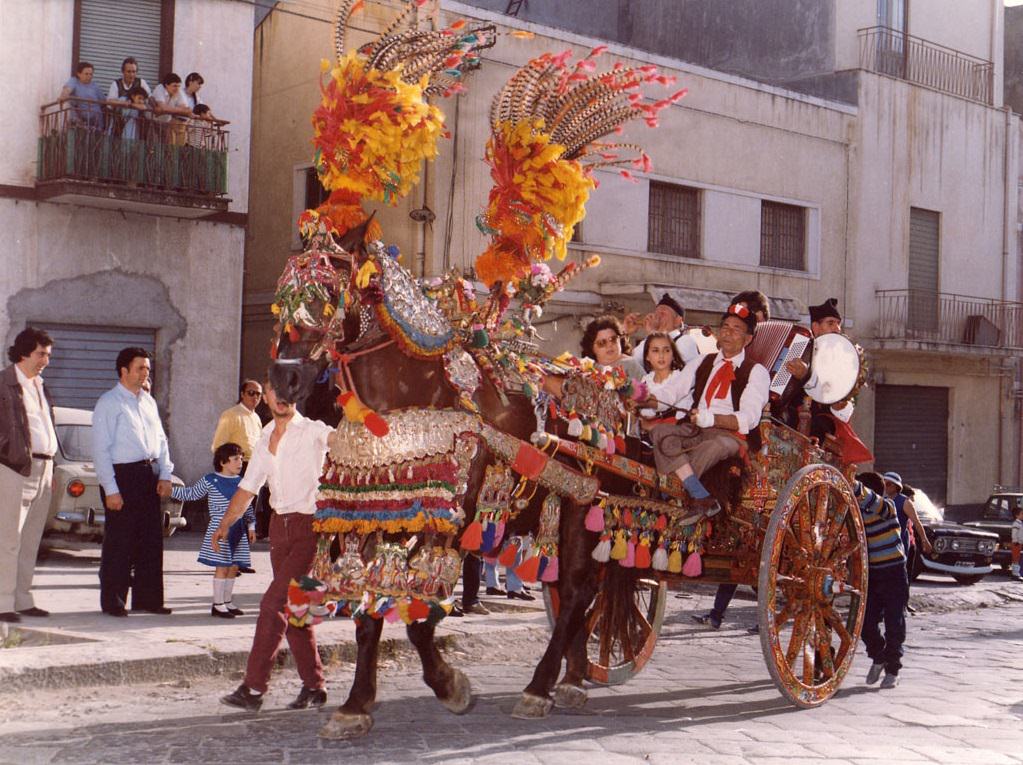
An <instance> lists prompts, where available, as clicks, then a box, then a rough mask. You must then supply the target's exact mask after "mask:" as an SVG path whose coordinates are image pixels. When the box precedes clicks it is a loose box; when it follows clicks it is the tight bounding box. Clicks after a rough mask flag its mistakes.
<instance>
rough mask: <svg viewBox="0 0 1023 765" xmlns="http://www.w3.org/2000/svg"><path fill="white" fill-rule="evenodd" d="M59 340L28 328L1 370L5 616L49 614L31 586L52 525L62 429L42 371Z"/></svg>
mask: <svg viewBox="0 0 1023 765" xmlns="http://www.w3.org/2000/svg"><path fill="white" fill-rule="evenodd" d="M52 347H53V340H51V339H50V336H49V335H48V334H46V332H44V331H43V330H40V329H35V328H33V327H28V328H27V329H24V330H22V331H21V332H20V333H19V334H18V336H17V337H16V338H15V339H14V345H12V346H11V347H10V348H8V349H7V357H8V359H10V361H11V366H9V367H7V368H6V369H4V370H3V372H0V621H4V622H18V621H21V617H22V616H49V613H47V612H46V611H44V610H43V609H41V608H37V607H36V605H35V602H34V601H33V599H32V593H31V592H30V589H31V587H32V577H33V575H34V574H35V565H36V555H37V554H38V552H39V540H40V539H41V538H42V536H43V528H44V527H45V526H46V516H47V513H48V512H49V508H50V497H51V494H52V490H51V487H50V484H51V482H52V480H53V455H54V453H55V452H56V451H57V434H56V431H55V430H54V427H53V411H52V409H51V407H50V401H49V396H48V395H47V393H46V391H45V389H44V387H43V378H42V376H41V374H40V373H41V372H42V371H43V370H44V369H45V368H46V365H47V364H49V363H50V350H51V349H52Z"/></svg>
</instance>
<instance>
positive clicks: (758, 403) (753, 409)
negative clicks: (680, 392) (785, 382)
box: [676, 350, 771, 435]
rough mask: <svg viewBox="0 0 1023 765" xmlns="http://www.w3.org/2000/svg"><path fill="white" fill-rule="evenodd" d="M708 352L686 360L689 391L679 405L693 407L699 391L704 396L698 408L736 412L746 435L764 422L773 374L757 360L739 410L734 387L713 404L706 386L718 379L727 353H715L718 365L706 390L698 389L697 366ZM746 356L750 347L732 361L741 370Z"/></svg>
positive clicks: (711, 371)
mask: <svg viewBox="0 0 1023 765" xmlns="http://www.w3.org/2000/svg"><path fill="white" fill-rule="evenodd" d="M707 355H710V354H707ZM704 358H706V356H697V357H696V358H695V359H693V360H692V361H690V362H689V363H688V364H686V366H685V369H683V370H682V377H683V379H682V381H681V382H680V385H682V386H683V387H684V389H685V390H686V391H687V393H686V395H685V396H684V397H683V398H682V399H681V400H680V401H679V402H678V403H677V404H676V406H677V407H678V408H679V409H691V408H692V407H693V397H694V396H695V395H696V393H699V394H700V400H699V401H698V402H696V408H697V410H700V411H702V410H704V409H710V411H711V412H712V413H713V414H721V415H729V414H732V415H735V419H736V420H738V422H739V433H741V434H743V435H745V434H747V433H749V432H750V431H751V430H753V429H754V428H755V427H756V426H757V425H758V424H760V415H761V413H762V412H763V411H764V406H766V405H767V399H768V396H769V395H770V391H771V375H770V374H768V372H767V370H766V369H765V368H764V366H763V364H754V365H753V369H751V370H750V373H749V380H748V381H747V382H746V389H745V390H744V391H743V392H742V396H741V397H740V398H739V409H738V410H736V409H735V408H734V407H733V406H732V392H731V387H729V390H728V391H726V393H725V397H724V398H715V399H713V400H712V401H711V403H710V405H709V407H708V405H707V398H706V392H707V391H706V388H709V387H710V383H711V381H712V380H713V379H714V375H715V374H717V371H718V370H719V369H720V368H721V365H722V364H723V363H724V361H725V357H724V356H723V355H722V353H721V352H720V351H718V352H717V353H716V354H714V366H712V367H711V369H710V376H709V377H708V378H707V385H706V387H705V388H704V390H702V391H694V390H693V387H694V386H695V384H696V370H697V369H698V368H699V366H700V364H701V363H702V361H703V359H704ZM745 360H746V351H744V350H743V351H740V352H739V353H737V354H736V355H735V356H733V357H732V358H731V359H729V361H731V362H732V367H733V369H734V370H736V371H738V369H739V367H741V366H742V362H743V361H745Z"/></svg>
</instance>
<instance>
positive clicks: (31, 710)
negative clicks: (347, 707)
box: [0, 590, 1023, 765]
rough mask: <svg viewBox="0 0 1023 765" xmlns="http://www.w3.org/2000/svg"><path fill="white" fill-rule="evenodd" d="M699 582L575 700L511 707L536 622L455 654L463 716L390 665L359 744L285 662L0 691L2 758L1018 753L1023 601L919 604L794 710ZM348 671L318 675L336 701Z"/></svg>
mask: <svg viewBox="0 0 1023 765" xmlns="http://www.w3.org/2000/svg"><path fill="white" fill-rule="evenodd" d="M709 592H710V591H709V590H708V591H706V592H704V593H701V594H698V595H693V596H688V597H685V598H681V599H678V598H674V597H669V612H668V614H667V616H666V620H665V626H664V630H663V633H662V637H661V640H660V641H659V643H658V646H657V650H656V651H655V653H654V657H653V659H652V660H651V662H650V664H649V665H648V666H647V668H646V669H645V670H644V671H643V672H642V673H641V674H640V675H639V676H637V677H636V678H634V679H633V680H632V681H631V682H629V683H627V684H625V685H621V686H616V687H611V688H593V689H591V691H590V701H589V703H588V705H587V707H586V709H585V710H584V711H582V712H577V713H567V712H565V711H561V710H555V712H554V714H552V715H551V716H550V717H548V718H547V719H545V720H542V721H535V722H529V721H520V720H514V719H512V718H511V717H510V716H509V713H510V711H511V709H512V706H513V705H514V703H515V701H516V699H517V695H518V692H519V691H520V690H521V688H522V687H524V686H525V685H526V683H527V682H528V680H529V677H530V674H531V671H532V667H531V662H532V661H535V659H536V657H538V656H539V653H540V650H541V642H540V640H541V636H539V635H537V637H536V638H535V639H532V640H530V639H525V640H522V641H520V642H518V643H517V644H516V645H513V646H502V645H497V644H495V645H492V646H489V647H488V648H486V649H483V650H481V651H479V652H477V653H474V654H465V653H458V652H456V653H455V655H453V656H452V657H451V660H452V662H453V663H454V664H455V665H456V666H460V667H462V668H463V669H465V670H466V672H467V673H468V674H469V675H470V677H471V679H472V683H473V686H474V688H475V690H476V692H477V694H478V697H477V702H476V705H475V707H474V708H473V709H472V710H471V711H470V712H469V713H468V714H466V715H464V716H461V717H455V716H452V715H451V714H449V713H448V712H446V711H445V710H444V709H443V708H442V707H441V706H440V704H439V703H438V702H437V701H436V700H435V699H433V697H432V696H431V695H430V693H429V691H428V690H427V689H426V687H425V686H424V685H423V684H422V683H421V681H420V680H419V677H418V669H417V667H416V666H415V665H411V664H395V663H391V664H389V665H387V666H385V667H383V668H382V671H381V683H380V693H379V700H380V702H381V703H380V706H379V707H378V709H377V710H376V712H375V721H376V725H375V728H374V729H373V731H372V732H371V733H370V735H369V736H368V737H366V738H364V739H362V740H360V741H357V742H330V741H321V740H319V739H317V737H316V732H317V730H318V729H319V727H320V726H321V725H322V724H323V722H324V721H325V720H326V718H327V715H328V714H329V709H328V710H326V711H319V712H317V711H305V712H286V711H273V710H280V709H282V707H283V706H284V704H285V703H287V702H288V701H290V699H291V697H292V695H293V694H294V693H295V692H296V691H297V690H298V687H299V682H298V679H297V677H296V675H295V673H294V671H292V670H283V671H282V672H280V673H279V674H278V675H277V676H276V677H275V682H274V687H273V688H272V689H271V692H270V694H269V695H268V699H267V704H266V707H267V708H268V711H264V712H262V713H261V714H259V715H258V716H247V715H244V714H236V713H231V712H228V711H227V708H226V707H223V706H221V705H220V704H218V703H217V698H218V696H219V695H221V694H223V693H224V692H226V691H227V690H230V689H231V688H232V687H233V686H234V685H235V684H237V682H238V679H237V677H233V678H230V677H217V678H206V679H202V680H199V681H195V680H193V681H186V680H181V681H178V682H173V683H164V684H160V685H139V686H122V687H116V688H71V689H65V690H61V691H57V690H53V691H40V692H35V693H28V694H18V695H13V694H12V695H2V696H0V720H2V722H0V736H2V738H0V762H3V763H11V764H12V765H15V764H16V765H27V764H28V763H50V762H69V763H122V762H124V763H128V762H130V763H138V762H142V763H178V762H180V763H262V762H274V763H335V762H337V763H341V762H343V763H370V762H388V763H391V762H393V763H404V762H425V763H466V764H468V763H473V764H476V763H506V762H507V763H514V764H515V765H530V764H531V763H551V764H552V765H554V764H555V763H557V765H562V764H563V763H566V762H571V760H572V759H573V758H575V757H585V758H587V759H588V760H590V762H592V763H601V764H603V763H633V762H634V763H642V762H650V763H679V762H696V763H754V762H755V763H758V765H763V764H767V763H774V762H778V763H781V762H784V763H787V764H788V765H791V764H792V763H810V762H829V763H836V762H839V763H845V762H856V763H859V762H871V763H879V762H886V763H887V762H939V763H974V762H976V763H984V764H985V765H998V764H999V763H1021V762H1023V732H1021V727H1023V722H1021V718H1023V658H1021V657H1023V627H1021V626H1020V625H1021V624H1023V604H1019V603H1012V604H1009V605H1006V606H1004V607H1000V608H984V609H978V610H973V611H958V612H954V613H944V614H939V613H932V614H926V615H919V616H912V617H910V619H909V636H908V640H907V655H906V659H905V663H906V666H905V669H904V670H903V672H902V676H901V678H902V683H901V685H900V686H899V687H898V688H896V689H894V690H889V691H880V690H877V688H876V686H874V687H868V686H866V685H864V684H863V677H864V675H865V674H866V671H867V668H868V662H869V660H868V659H867V658H866V656H865V655H864V654H863V653H862V651H860V652H859V653H858V654H857V658H856V661H855V663H854V665H853V669H852V672H851V674H850V676H849V677H848V678H847V679H846V682H845V685H844V687H843V688H842V690H841V691H840V692H839V693H838V695H837V696H836V697H835V698H834V699H832V700H831V701H829V702H828V703H827V704H825V705H824V706H822V707H820V708H817V709H813V710H796V709H793V708H792V707H790V706H788V705H787V704H785V703H784V702H783V701H782V699H781V697H780V696H779V694H778V692H777V691H776V690H775V688H774V686H773V684H772V683H771V680H770V678H769V676H768V673H767V669H766V667H765V665H764V660H763V657H762V655H761V652H760V646H759V641H758V639H757V638H756V637H754V636H751V635H749V634H747V632H746V629H745V628H746V627H748V626H749V625H750V624H752V622H753V619H754V608H753V605H752V603H750V602H748V601H736V603H734V604H733V609H732V610H731V611H730V613H729V620H728V621H726V623H725V625H724V627H722V629H721V630H720V631H718V632H714V631H711V630H708V629H705V628H700V627H697V626H696V625H695V624H693V623H692V621H691V619H690V615H691V614H693V613H696V612H697V611H699V610H703V609H705V608H706V607H708V606H709V602H710V597H709ZM388 629H392V628H391V627H388ZM351 672H352V667H351V666H350V665H341V666H336V667H333V668H331V670H330V671H329V673H328V681H329V683H330V685H329V692H330V694H331V696H330V700H331V702H332V704H337V703H340V701H341V700H342V699H343V696H344V694H345V692H346V691H347V686H348V683H349V682H350V679H351Z"/></svg>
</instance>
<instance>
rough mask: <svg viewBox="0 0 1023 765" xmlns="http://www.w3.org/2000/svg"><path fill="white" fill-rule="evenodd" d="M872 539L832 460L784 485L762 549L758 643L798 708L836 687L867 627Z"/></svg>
mask: <svg viewBox="0 0 1023 765" xmlns="http://www.w3.org/2000/svg"><path fill="white" fill-rule="evenodd" d="M866 594H867V540H866V536H865V535H864V532H863V520H862V519H861V517H860V511H859V506H858V505H857V503H856V499H855V497H853V493H852V488H851V487H850V486H849V483H848V482H847V481H846V480H845V478H844V477H843V476H842V474H841V473H840V472H839V471H838V470H837V469H835V468H834V467H832V466H830V465H807V466H806V467H804V468H802V469H801V470H799V471H798V472H797V473H795V475H793V476H792V477H791V478H790V479H789V482H788V483H787V484H786V485H785V488H784V489H783V490H782V492H781V494H779V496H778V502H777V504H776V505H775V508H774V511H773V512H772V514H771V520H770V523H769V524H768V527H767V535H766V538H765V539H764V547H763V549H762V550H761V555H760V577H759V615H760V645H761V647H762V649H763V651H764V659H765V660H766V662H767V668H768V670H769V671H770V673H771V677H772V678H773V679H774V682H775V684H776V685H777V686H778V689H779V690H780V691H781V693H782V695H784V696H785V697H786V698H788V699H789V700H790V701H792V703H794V704H795V705H796V706H799V707H814V706H817V705H819V704H823V703H824V702H825V701H827V700H828V699H829V698H831V696H833V695H834V694H835V691H837V690H838V687H839V686H840V685H841V683H842V680H843V679H844V678H845V675H846V673H847V672H848V671H849V666H850V665H851V664H852V659H853V654H854V653H855V650H856V645H857V643H858V642H859V639H860V630H861V628H862V627H863V609H864V606H865V604H866Z"/></svg>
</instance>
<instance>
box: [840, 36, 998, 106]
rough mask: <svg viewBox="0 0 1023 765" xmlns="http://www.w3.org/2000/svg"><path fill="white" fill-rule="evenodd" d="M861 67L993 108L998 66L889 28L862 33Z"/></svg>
mask: <svg viewBox="0 0 1023 765" xmlns="http://www.w3.org/2000/svg"><path fill="white" fill-rule="evenodd" d="M859 36H860V67H861V68H863V69H867V70H869V71H871V72H877V73H878V74H886V75H888V76H889V77H898V78H899V79H902V80H906V81H908V82H914V83H916V84H917V85H924V86H926V87H928V88H934V89H935V90H940V91H943V92H945V93H951V94H952V95H956V96H962V97H963V98H968V99H970V100H971V101H979V102H981V103H983V104H988V105H990V104H991V103H992V96H993V94H994V77H995V66H994V64H993V63H991V62H990V61H985V60H984V59H982V58H977V57H976V56H970V55H968V54H966V53H963V52H962V51H958V50H954V49H952V48H946V47H945V46H944V45H938V44H937V43H932V42H928V41H927V40H921V39H920V38H919V37H913V36H912V35H908V34H906V33H905V32H900V31H898V30H897V29H891V28H890V27H868V28H866V29H861V30H859Z"/></svg>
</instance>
